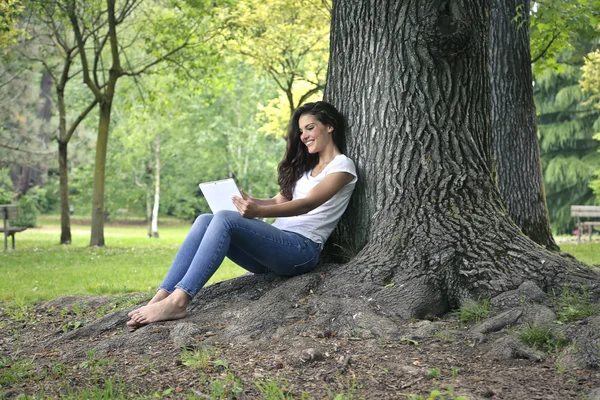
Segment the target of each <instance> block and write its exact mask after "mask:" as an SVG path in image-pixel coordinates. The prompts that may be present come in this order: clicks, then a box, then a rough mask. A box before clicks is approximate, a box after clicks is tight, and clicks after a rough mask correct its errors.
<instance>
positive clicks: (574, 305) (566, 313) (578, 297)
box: [552, 287, 600, 322]
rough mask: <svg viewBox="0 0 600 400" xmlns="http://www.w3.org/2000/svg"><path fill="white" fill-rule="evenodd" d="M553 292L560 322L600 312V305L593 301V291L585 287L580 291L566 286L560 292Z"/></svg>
mask: <svg viewBox="0 0 600 400" xmlns="http://www.w3.org/2000/svg"><path fill="white" fill-rule="evenodd" d="M552 294H553V300H554V303H555V304H556V314H557V315H558V320H559V321H560V322H571V321H575V320H578V319H582V318H587V317H589V316H592V315H596V314H598V313H600V306H599V305H598V304H594V303H592V302H591V293H590V292H589V291H587V290H586V289H585V288H584V287H582V288H581V290H579V291H578V290H574V289H571V288H568V287H565V288H563V290H562V291H561V292H560V294H556V293H555V292H554V291H552Z"/></svg>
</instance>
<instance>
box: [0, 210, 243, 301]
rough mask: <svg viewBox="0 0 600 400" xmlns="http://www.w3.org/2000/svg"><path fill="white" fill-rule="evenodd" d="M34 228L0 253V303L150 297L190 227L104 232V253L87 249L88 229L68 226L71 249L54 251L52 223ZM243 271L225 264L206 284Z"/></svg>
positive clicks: (63, 247)
mask: <svg viewBox="0 0 600 400" xmlns="http://www.w3.org/2000/svg"><path fill="white" fill-rule="evenodd" d="M38 225H39V226H40V227H39V228H35V229H28V230H26V231H24V232H22V233H19V234H17V236H16V250H15V251H9V252H0V266H1V268H0V301H4V302H6V301H9V302H14V303H15V304H18V305H21V306H23V305H28V304H32V303H35V302H38V301H41V300H49V299H53V298H56V297H60V296H67V295H85V296H89V295H111V294H112V295H117V294H126V293H132V292H144V293H150V292H154V290H155V289H156V287H157V286H158V285H159V284H160V282H161V281H162V279H163V277H164V275H165V274H166V272H167V270H168V268H169V265H170V264H171V261H172V260H173V258H174V257H175V253H176V252H177V249H178V248H179V246H180V244H181V243H182V242H183V239H184V238H185V235H186V234H187V232H188V230H189V228H190V224H189V223H185V222H180V223H170V224H169V225H168V226H165V227H160V225H159V232H160V239H148V237H147V235H146V227H145V226H110V225H109V226H106V227H105V230H104V237H105V241H106V246H105V247H89V246H88V245H89V238H90V228H89V226H87V225H77V224H73V225H72V226H71V233H72V236H73V238H72V244H70V245H59V244H58V242H59V238H60V225H59V221H58V220H57V219H56V218H55V217H43V218H40V219H38ZM244 272H245V271H244V270H243V269H242V268H240V267H238V266H237V265H235V264H234V263H232V262H231V261H229V260H228V259H225V261H224V262H223V264H222V265H221V268H219V270H218V271H217V273H216V274H215V275H214V276H213V277H212V278H211V280H210V281H209V282H208V283H209V284H212V283H215V282H219V281H223V280H227V279H231V278H234V277H237V276H239V275H242V274H243V273H244Z"/></svg>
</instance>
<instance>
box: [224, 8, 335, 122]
mask: <svg viewBox="0 0 600 400" xmlns="http://www.w3.org/2000/svg"><path fill="white" fill-rule="evenodd" d="M330 13H331V2H330V1H329V0H319V1H313V0H300V1H297V0H268V1H262V2H256V1H251V0H241V1H239V2H237V3H236V4H235V6H233V7H229V8H226V9H224V11H223V19H224V21H225V23H226V24H227V25H226V26H227V27H228V36H227V40H226V41H225V45H226V46H227V48H229V49H232V50H233V51H235V52H237V53H239V54H241V55H242V56H244V57H245V58H246V59H247V60H248V61H249V62H251V63H252V64H254V65H256V66H257V67H259V68H260V69H262V70H263V71H264V72H266V73H267V74H268V75H269V76H270V77H271V79H273V81H274V82H275V83H276V84H277V86H278V87H279V89H280V90H281V94H282V96H281V97H280V98H279V97H278V98H275V99H273V100H272V101H271V102H270V104H269V105H267V106H266V107H265V108H264V114H265V117H266V118H267V119H268V120H269V122H270V124H269V126H268V128H267V129H269V130H270V132H269V133H273V132H278V131H282V130H283V131H285V125H286V124H287V121H288V120H289V117H290V115H291V114H292V113H293V112H294V110H295V109H296V108H297V107H298V106H300V105H301V104H303V103H305V102H307V101H309V100H310V99H314V97H320V96H318V95H320V94H321V93H322V91H323V88H324V87H325V74H326V72H327V57H328V47H329V40H328V37H329V18H330ZM282 128H283V129H282Z"/></svg>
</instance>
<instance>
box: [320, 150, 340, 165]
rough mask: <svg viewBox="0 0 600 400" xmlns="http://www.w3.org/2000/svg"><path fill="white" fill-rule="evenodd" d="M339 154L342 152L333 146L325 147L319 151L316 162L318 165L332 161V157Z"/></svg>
mask: <svg viewBox="0 0 600 400" xmlns="http://www.w3.org/2000/svg"><path fill="white" fill-rule="evenodd" d="M340 154H342V153H341V152H340V150H339V149H338V148H337V147H335V146H332V147H330V148H327V149H325V150H323V151H321V152H319V162H318V164H319V165H325V164H329V163H330V162H331V161H333V159H334V158H335V157H337V156H339V155H340Z"/></svg>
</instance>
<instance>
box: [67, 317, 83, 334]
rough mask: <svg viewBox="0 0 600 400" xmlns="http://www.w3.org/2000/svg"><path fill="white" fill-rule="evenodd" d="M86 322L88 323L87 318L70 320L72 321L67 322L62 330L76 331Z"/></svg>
mask: <svg viewBox="0 0 600 400" xmlns="http://www.w3.org/2000/svg"><path fill="white" fill-rule="evenodd" d="M85 324H87V320H86V319H82V320H78V321H70V322H67V323H66V324H64V325H63V326H62V330H63V332H65V333H66V332H71V331H74V330H75V329H77V328H81V327H82V326H84V325H85Z"/></svg>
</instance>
